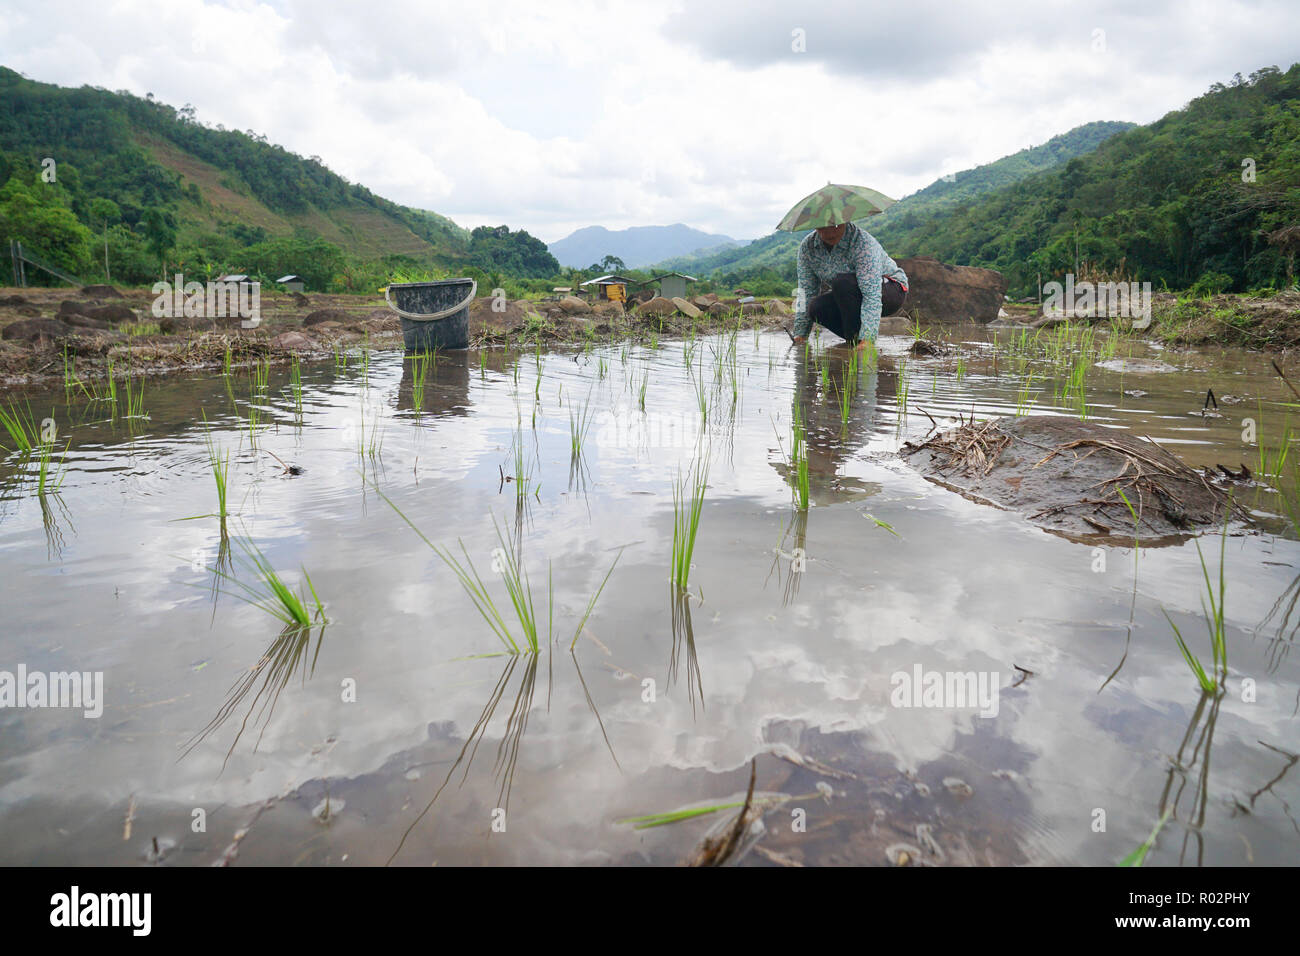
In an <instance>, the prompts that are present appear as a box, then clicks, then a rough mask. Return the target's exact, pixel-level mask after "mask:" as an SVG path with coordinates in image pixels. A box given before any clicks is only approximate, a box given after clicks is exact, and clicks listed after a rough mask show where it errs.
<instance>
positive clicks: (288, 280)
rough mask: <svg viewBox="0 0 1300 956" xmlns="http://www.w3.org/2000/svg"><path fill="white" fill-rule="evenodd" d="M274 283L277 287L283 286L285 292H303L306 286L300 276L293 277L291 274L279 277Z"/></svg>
mask: <svg viewBox="0 0 1300 956" xmlns="http://www.w3.org/2000/svg"><path fill="white" fill-rule="evenodd" d="M275 281H276V284H277V285H282V286H284V291H285V292H303V291H304V290H305V287H306V284H307V283H306V280H305V279H303V277H302V276H300V275H294V274H293V273H292V272H291V273H289V274H288V275H287V276H280V278H278V279H276V280H275Z"/></svg>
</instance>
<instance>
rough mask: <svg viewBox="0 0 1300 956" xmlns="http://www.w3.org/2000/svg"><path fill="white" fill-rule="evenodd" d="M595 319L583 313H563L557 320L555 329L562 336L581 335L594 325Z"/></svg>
mask: <svg viewBox="0 0 1300 956" xmlns="http://www.w3.org/2000/svg"><path fill="white" fill-rule="evenodd" d="M594 324H595V323H594V322H593V320H592V319H591V318H590V317H588V316H583V315H561V316H560V317H559V318H557V319H556V320H555V331H556V332H557V333H559V334H560V336H561V337H567V336H570V335H579V334H581V333H583V332H585V331H586V330H587V329H590V328H592V327H593V326H594Z"/></svg>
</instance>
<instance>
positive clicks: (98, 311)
mask: <svg viewBox="0 0 1300 956" xmlns="http://www.w3.org/2000/svg"><path fill="white" fill-rule="evenodd" d="M59 315H60V316H66V315H84V316H85V317H86V318H88V319H99V320H100V321H102V322H134V321H136V314H135V311H134V310H133V309H131V308H128V307H127V306H125V305H119V304H116V303H114V304H113V305H95V303H93V302H74V301H72V300H71V299H69V300H66V301H64V302H61V303H59Z"/></svg>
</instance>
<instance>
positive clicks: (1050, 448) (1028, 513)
mask: <svg viewBox="0 0 1300 956" xmlns="http://www.w3.org/2000/svg"><path fill="white" fill-rule="evenodd" d="M902 455H903V457H904V459H905V460H907V461H908V462H909V463H910V464H911V465H912V467H914V468H916V469H917V470H918V471H920V473H921V474H922V475H924V476H925V477H927V478H929V479H931V480H932V481H935V482H937V483H939V484H942V485H945V486H947V487H950V488H953V489H954V490H956V491H959V492H961V493H962V494H964V495H966V496H967V497H970V498H973V499H976V500H980V501H985V502H989V503H992V504H995V505H998V506H1000V507H1003V508H1007V509H1009V510H1011V511H1016V512H1019V513H1020V514H1023V515H1024V516H1025V517H1026V518H1028V519H1029V520H1030V521H1032V522H1034V523H1035V524H1037V525H1040V526H1041V527H1043V528H1046V529H1047V530H1049V531H1055V532H1058V533H1060V534H1064V535H1066V536H1068V537H1073V536H1094V537H1095V536H1097V535H1105V536H1108V537H1114V538H1117V539H1121V540H1126V541H1131V540H1132V538H1133V533H1134V522H1133V515H1132V513H1131V512H1130V511H1129V505H1132V508H1133V511H1134V512H1136V513H1137V518H1138V521H1137V529H1138V534H1139V536H1140V537H1141V539H1142V540H1143V543H1144V544H1145V543H1150V539H1152V538H1177V537H1180V536H1185V535H1189V534H1195V533H1197V532H1198V531H1200V530H1203V529H1206V528H1214V527H1218V526H1221V525H1222V523H1223V520H1224V512H1225V510H1226V509H1228V508H1232V510H1233V512H1234V516H1235V517H1236V518H1238V519H1241V520H1243V521H1249V520H1250V519H1249V517H1248V516H1247V514H1246V512H1245V511H1244V510H1243V509H1241V507H1240V506H1238V505H1235V504H1233V503H1232V502H1231V499H1230V498H1229V495H1228V493H1227V492H1226V491H1224V490H1223V489H1222V488H1220V487H1218V486H1217V485H1215V484H1212V483H1211V482H1210V481H1209V480H1208V479H1207V478H1206V477H1205V476H1204V475H1203V474H1201V473H1200V472H1198V471H1195V470H1193V469H1192V468H1189V467H1188V466H1187V465H1186V464H1184V463H1183V462H1182V461H1181V460H1179V459H1178V458H1176V457H1175V456H1174V455H1172V454H1170V453H1169V452H1167V451H1165V449H1163V448H1161V447H1160V446H1159V445H1157V444H1156V443H1155V442H1153V441H1151V440H1150V439H1148V438H1139V437H1137V436H1135V435H1130V434H1128V433H1126V432H1122V431H1116V430H1113V429H1109V428H1102V427H1101V426H1100V425H1095V424H1092V423H1091V422H1083V421H1078V420H1076V419H1073V418H1064V417H1061V416H1055V415H1040V416H1026V417H1023V418H999V419H993V420H990V421H985V422H969V423H963V424H962V425H961V426H960V427H958V428H954V429H952V430H951V431H947V432H943V433H942V434H939V435H936V436H934V437H933V438H930V439H929V440H927V441H926V442H924V443H922V444H920V445H914V444H912V443H911V442H908V443H906V444H905V445H904V446H903V449H902ZM1125 498H1127V499H1128V503H1127V504H1126V503H1125Z"/></svg>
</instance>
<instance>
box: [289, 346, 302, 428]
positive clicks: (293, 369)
mask: <svg viewBox="0 0 1300 956" xmlns="http://www.w3.org/2000/svg"><path fill="white" fill-rule="evenodd" d="M289 394H290V395H291V396H292V397H293V414H294V417H296V418H297V419H298V422H299V424H301V423H302V365H301V363H300V362H299V361H298V356H297V354H296V353H295V354H293V355H290V356H289Z"/></svg>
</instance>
